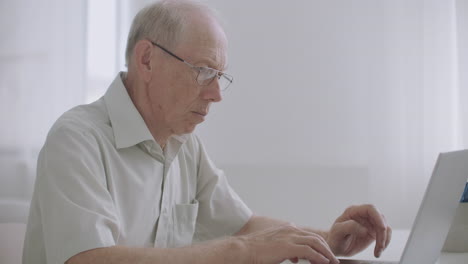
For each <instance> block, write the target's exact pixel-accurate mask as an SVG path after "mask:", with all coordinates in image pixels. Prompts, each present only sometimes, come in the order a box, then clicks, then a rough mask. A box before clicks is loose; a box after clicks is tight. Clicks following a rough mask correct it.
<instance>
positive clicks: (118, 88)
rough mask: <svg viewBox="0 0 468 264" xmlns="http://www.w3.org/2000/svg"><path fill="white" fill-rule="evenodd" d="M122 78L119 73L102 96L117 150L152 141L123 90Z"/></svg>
mask: <svg viewBox="0 0 468 264" xmlns="http://www.w3.org/2000/svg"><path fill="white" fill-rule="evenodd" d="M122 76H123V74H122V72H121V73H119V74H118V75H117V77H115V79H114V81H113V82H112V84H111V85H110V87H109V89H108V90H107V92H106V94H105V95H104V102H105V103H106V107H107V111H108V113H109V118H110V121H111V125H112V130H113V131H114V138H115V146H116V147H117V148H127V147H131V146H133V145H136V144H138V143H140V142H143V141H145V140H153V136H152V135H151V133H150V131H149V129H148V127H147V126H146V124H145V121H144V120H143V118H142V117H141V115H140V113H139V112H138V110H137V109H136V107H135V105H134V104H133V102H132V99H130V96H129V95H128V92H127V89H125V86H124V84H123V82H122Z"/></svg>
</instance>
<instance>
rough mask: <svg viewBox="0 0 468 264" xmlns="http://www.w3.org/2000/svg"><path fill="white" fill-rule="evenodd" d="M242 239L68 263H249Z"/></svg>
mask: <svg viewBox="0 0 468 264" xmlns="http://www.w3.org/2000/svg"><path fill="white" fill-rule="evenodd" d="M247 252H248V251H247V249H246V248H245V244H243V242H242V240H241V239H237V238H228V239H224V240H217V241H210V242H207V243H201V244H197V245H192V246H188V247H182V248H130V247H122V246H114V247H107V248H98V249H93V250H89V251H85V252H82V253H79V254H77V255H75V256H73V257H71V258H70V259H69V260H68V261H67V262H66V264H79V263H98V264H111V263H112V264H124V263H132V264H133V263H138V264H146V263H152V264H158V263H164V264H166V263H171V264H179V263H181V264H182V263H183V264H185V263H194V264H210V263H233V264H234V263H247V262H248V259H249V256H248V253H247Z"/></svg>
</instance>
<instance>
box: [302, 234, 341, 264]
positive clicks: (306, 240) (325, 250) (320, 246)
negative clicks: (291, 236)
mask: <svg viewBox="0 0 468 264" xmlns="http://www.w3.org/2000/svg"><path fill="white" fill-rule="evenodd" d="M319 237H320V236H319ZM294 243H296V244H301V245H308V246H309V247H311V248H312V249H314V250H315V251H316V252H317V253H319V254H321V255H323V256H324V257H325V258H327V259H328V260H330V263H338V259H337V258H336V257H335V255H334V254H333V252H332V251H331V249H330V247H329V246H328V244H327V243H326V242H325V241H323V240H321V239H320V238H318V237H317V236H303V237H296V238H295V241H294Z"/></svg>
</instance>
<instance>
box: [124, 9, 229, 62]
mask: <svg viewBox="0 0 468 264" xmlns="http://www.w3.org/2000/svg"><path fill="white" fill-rule="evenodd" d="M190 11H196V12H199V13H203V14H208V15H209V16H211V17H213V18H215V19H216V20H217V21H218V22H220V21H219V16H218V13H217V12H216V11H215V10H214V9H211V8H210V7H209V6H207V5H206V4H204V3H202V2H200V1H194V0H162V1H158V2H155V3H153V4H150V5H148V6H146V7H145V8H143V9H142V10H140V11H139V12H138V14H137V15H136V16H135V18H134V19H133V22H132V26H131V28H130V32H129V34H128V39H127V48H126V50H125V65H126V66H127V67H128V64H129V63H130V59H131V56H132V52H133V49H134V48H135V44H136V43H137V42H138V41H139V40H141V39H145V38H148V39H150V40H152V41H155V42H157V43H160V44H161V45H164V46H166V47H168V48H170V47H173V46H175V45H177V44H178V43H179V41H180V39H181V36H182V33H183V32H184V29H185V26H186V25H187V15H188V12H190Z"/></svg>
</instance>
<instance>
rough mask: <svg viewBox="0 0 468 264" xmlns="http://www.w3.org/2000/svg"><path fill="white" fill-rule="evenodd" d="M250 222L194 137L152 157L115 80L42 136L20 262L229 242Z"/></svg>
mask: <svg viewBox="0 0 468 264" xmlns="http://www.w3.org/2000/svg"><path fill="white" fill-rule="evenodd" d="M251 215H252V212H251V211H250V209H249V208H248V207H247V206H246V205H245V204H244V203H243V202H242V200H241V199H240V198H239V196H238V195H237V194H236V193H235V192H234V190H232V189H231V187H230V186H229V184H228V182H227V180H226V177H225V176H224V174H223V172H222V171H221V170H219V169H217V168H216V167H215V166H214V164H213V162H212V161H211V160H210V159H209V157H208V155H207V153H206V151H205V149H204V147H203V145H202V144H201V142H200V140H199V139H198V138H197V137H196V136H195V135H192V134H188V135H182V136H173V137H172V138H170V139H169V140H168V142H167V145H166V148H165V150H164V151H163V150H162V149H161V147H160V146H159V145H158V144H157V143H156V142H155V141H154V139H153V137H152V135H151V133H150V132H149V130H148V128H147V127H146V124H145V122H144V121H143V118H142V117H141V115H140V114H139V112H138V111H137V109H136V108H135V106H134V105H133V103H132V101H131V99H130V97H129V96H128V93H127V91H126V89H125V87H124V85H123V82H122V80H121V77H120V75H118V76H117V77H116V79H115V80H114V82H113V83H112V84H111V86H110V87H109V89H108V91H107V92H106V94H105V95H104V96H103V97H102V98H101V99H99V100H98V101H96V102H94V103H92V104H89V105H83V106H78V107H75V108H73V109H71V110H70V111H68V112H66V113H65V114H63V115H62V116H61V117H60V118H59V119H58V120H57V122H56V123H55V124H54V126H53V127H52V129H51V130H50V132H49V134H48V136H47V140H46V142H45V145H44V147H43V148H42V150H41V153H40V155H39V159H38V169H37V178H36V183H35V189H34V194H33V199H32V202H31V210H30V215H29V221H28V227H27V231H26V238H25V243H24V251H23V263H25V264H26V263H64V262H65V261H66V260H68V259H69V258H70V257H72V256H74V255H76V254H78V253H80V252H83V251H86V250H89V249H94V248H100V247H108V246H114V245H124V246H130V247H153V246H154V247H180V246H185V245H189V244H191V243H192V242H193V241H203V240H208V239H213V238H217V237H222V236H228V235H232V234H233V233H235V232H237V231H238V230H240V229H241V228H242V227H243V226H244V224H245V223H246V222H247V221H248V219H249V218H250V217H251Z"/></svg>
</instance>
